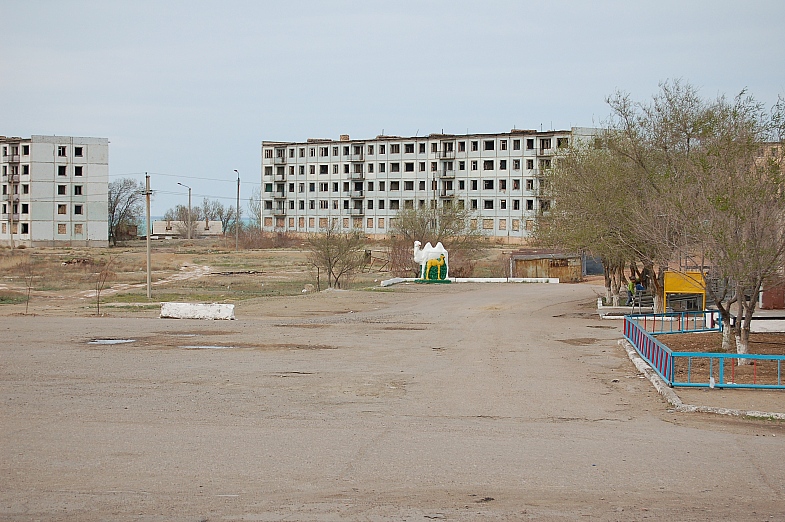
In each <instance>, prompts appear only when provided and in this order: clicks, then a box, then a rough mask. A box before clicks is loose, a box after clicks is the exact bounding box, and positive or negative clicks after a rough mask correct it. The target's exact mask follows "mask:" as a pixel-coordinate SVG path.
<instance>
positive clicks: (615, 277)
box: [611, 263, 624, 306]
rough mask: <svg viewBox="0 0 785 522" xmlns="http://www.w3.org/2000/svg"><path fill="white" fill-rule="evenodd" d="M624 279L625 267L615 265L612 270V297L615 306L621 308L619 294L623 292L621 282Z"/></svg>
mask: <svg viewBox="0 0 785 522" xmlns="http://www.w3.org/2000/svg"><path fill="white" fill-rule="evenodd" d="M623 277H624V265H623V264H618V263H614V264H613V267H612V269H611V297H612V299H613V306H619V293H620V292H621V281H622V278H623Z"/></svg>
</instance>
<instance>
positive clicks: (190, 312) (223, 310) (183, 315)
mask: <svg viewBox="0 0 785 522" xmlns="http://www.w3.org/2000/svg"><path fill="white" fill-rule="evenodd" d="M161 319H224V320H233V319H234V305H233V304H219V303H211V304H200V303H161Z"/></svg>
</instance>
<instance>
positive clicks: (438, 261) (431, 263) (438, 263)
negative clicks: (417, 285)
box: [423, 254, 445, 279]
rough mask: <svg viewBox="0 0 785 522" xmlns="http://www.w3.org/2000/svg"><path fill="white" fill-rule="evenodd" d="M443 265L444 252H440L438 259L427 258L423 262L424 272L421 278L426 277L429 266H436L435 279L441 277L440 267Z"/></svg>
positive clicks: (429, 270) (429, 269)
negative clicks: (426, 260)
mask: <svg viewBox="0 0 785 522" xmlns="http://www.w3.org/2000/svg"><path fill="white" fill-rule="evenodd" d="M444 265H445V262H444V254H441V255H440V256H439V258H438V259H429V260H428V262H427V263H425V274H424V276H425V277H424V278H423V279H428V274H430V273H431V267H434V266H435V267H436V279H442V267H443V266H444Z"/></svg>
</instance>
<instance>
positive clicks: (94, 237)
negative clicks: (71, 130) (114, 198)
mask: <svg viewBox="0 0 785 522" xmlns="http://www.w3.org/2000/svg"><path fill="white" fill-rule="evenodd" d="M0 153H1V154H2V155H0V169H1V170H2V177H0V186H1V187H2V196H0V201H2V203H1V206H0V210H1V211H2V213H1V214H0V244H3V245H6V246H12V245H13V246H19V245H25V246H57V245H71V246H108V244H109V241H108V237H109V225H108V215H107V207H108V202H107V192H108V187H109V140H108V139H106V138H75V137H70V136H31V137H30V138H9V137H5V136H0Z"/></svg>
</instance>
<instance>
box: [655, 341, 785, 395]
mask: <svg viewBox="0 0 785 522" xmlns="http://www.w3.org/2000/svg"><path fill="white" fill-rule="evenodd" d="M657 339H659V340H660V341H661V342H663V343H664V344H665V345H666V346H667V347H668V348H670V349H671V350H673V351H674V352H703V353H722V334H721V333H718V332H711V333H690V334H665V335H658V336H657ZM749 352H750V353H751V354H760V355H763V354H765V355H785V334H783V333H756V332H753V333H751V334H750V342H749ZM675 359H676V360H675V370H676V379H677V380H679V381H682V382H688V381H689V382H702V383H706V382H708V381H709V375H711V376H713V377H714V378H715V380H716V382H720V379H719V371H720V368H719V359H712V360H707V359H705V358H694V359H693V358H685V357H676V358H675ZM735 361H736V360H735V359H726V361H725V364H724V371H723V375H724V379H723V382H732V383H736V384H780V383H783V382H785V379H784V378H783V377H784V376H783V373H782V371H783V368H782V364H777V362H776V361H765V360H760V361H759V360H753V361H751V364H746V365H738V364H734V363H735ZM775 393H776V392H775ZM773 407H775V406H773Z"/></svg>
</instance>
